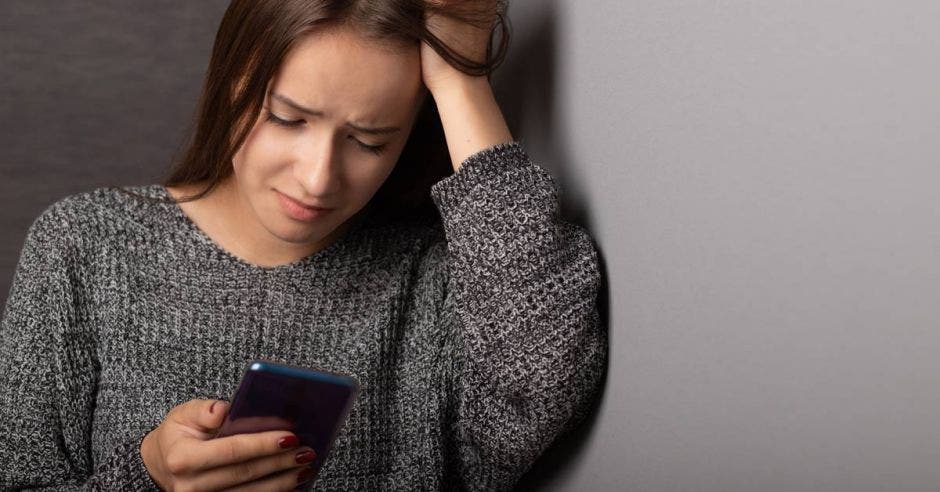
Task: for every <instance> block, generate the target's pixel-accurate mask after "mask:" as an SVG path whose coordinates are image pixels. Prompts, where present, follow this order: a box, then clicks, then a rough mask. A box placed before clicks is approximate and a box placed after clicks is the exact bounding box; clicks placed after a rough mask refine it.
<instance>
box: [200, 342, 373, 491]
mask: <svg viewBox="0 0 940 492" xmlns="http://www.w3.org/2000/svg"><path fill="white" fill-rule="evenodd" d="M358 394H359V382H358V381H356V379H355V378H352V377H350V376H345V375H342V374H335V373H331V372H324V371H317V370H313V369H308V368H303V367H297V366H290V365H286V364H278V363H274V362H270V361H263V360H255V361H251V362H250V363H249V364H248V369H247V370H246V371H245V375H244V376H243V377H242V381H241V384H239V386H238V390H237V391H236V392H235V397H234V398H233V399H232V403H231V406H230V407H229V412H228V416H226V418H225V421H224V422H222V426H221V427H220V428H219V430H218V432H217V433H216V435H215V436H214V438H218V437H225V436H230V435H233V434H241V433H249V432H264V431H271V430H288V431H291V432H293V433H294V434H296V435H297V437H298V438H299V439H300V444H301V445H302V446H310V447H311V448H313V449H314V450H315V451H316V453H317V457H316V459H315V460H314V461H313V462H312V463H311V464H310V467H311V468H312V469H313V470H314V472H315V475H314V476H316V473H318V472H319V470H320V467H322V466H323V463H324V462H325V461H326V458H327V455H328V454H329V452H330V448H331V447H332V445H333V441H334V440H335V439H336V436H337V434H338V433H339V431H340V429H341V428H342V426H343V424H344V423H345V421H346V416H347V415H348V414H349V410H350V409H351V408H352V405H353V403H354V402H355V400H356V397H357V396H358ZM308 485H309V484H308Z"/></svg>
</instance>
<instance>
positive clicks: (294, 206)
mask: <svg viewBox="0 0 940 492" xmlns="http://www.w3.org/2000/svg"><path fill="white" fill-rule="evenodd" d="M277 197H278V201H280V202H281V208H283V209H284V212H285V213H287V215H288V216H289V217H290V218H292V219H294V220H299V221H302V222H311V221H314V220H316V219H319V218H321V217H323V216H324V215H326V214H328V213H330V212H331V211H332V210H333V209H332V208H317V207H308V206H306V205H304V204H303V203H301V202H298V201H297V200H294V199H293V198H291V197H289V196H287V195H285V194H283V193H281V192H279V191H278V192H277Z"/></svg>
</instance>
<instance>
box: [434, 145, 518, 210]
mask: <svg viewBox="0 0 940 492" xmlns="http://www.w3.org/2000/svg"><path fill="white" fill-rule="evenodd" d="M527 165H532V164H531V161H530V160H529V156H528V154H526V152H525V149H523V147H522V144H520V143H519V142H506V143H501V144H496V145H494V146H492V147H487V148H485V149H483V150H481V151H479V152H477V153H475V154H472V155H471V156H470V157H467V158H466V159H464V161H463V163H461V166H460V169H459V170H458V171H457V172H456V173H454V174H452V175H450V176H447V177H446V178H444V179H442V180H440V181H438V182H437V183H435V184H434V186H432V187H431V197H432V198H433V199H434V201H435V203H436V204H437V205H438V208H441V207H444V208H445V209H446V208H450V207H458V206H459V205H460V200H461V199H463V198H464V197H466V196H468V195H469V194H470V192H471V191H472V190H473V189H474V188H476V187H477V186H481V185H482V186H489V185H490V184H491V182H492V180H493V178H494V177H495V176H496V175H499V174H501V173H506V172H507V171H511V170H514V169H518V168H521V167H525V166H527Z"/></svg>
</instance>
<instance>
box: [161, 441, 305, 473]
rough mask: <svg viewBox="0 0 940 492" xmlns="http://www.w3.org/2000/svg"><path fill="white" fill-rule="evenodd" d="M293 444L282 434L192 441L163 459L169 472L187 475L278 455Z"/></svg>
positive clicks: (293, 444) (293, 445) (175, 449)
mask: <svg viewBox="0 0 940 492" xmlns="http://www.w3.org/2000/svg"><path fill="white" fill-rule="evenodd" d="M285 438H286V439H285ZM297 444H298V443H297V440H296V436H295V435H294V434H292V433H290V432H286V431H266V432H254V433H249V434H235V435H232V436H227V437H220V438H217V439H209V440H206V441H200V440H192V441H190V442H188V443H187V445H186V446H179V447H177V448H174V451H175V452H173V453H171V454H169V455H168V456H167V457H166V462H167V467H168V468H169V469H170V471H171V472H173V473H176V474H188V473H194V472H197V471H200V470H208V469H210V468H216V467H220V466H226V465H232V464H236V463H241V462H244V461H249V460H254V459H256V458H260V457H263V456H271V455H275V454H280V453H282V452H283V451H284V449H287V448H294V447H296V446H297Z"/></svg>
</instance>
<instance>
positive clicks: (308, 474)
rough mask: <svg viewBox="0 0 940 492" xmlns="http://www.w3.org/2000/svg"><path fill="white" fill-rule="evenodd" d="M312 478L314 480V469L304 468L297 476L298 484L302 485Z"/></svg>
mask: <svg viewBox="0 0 940 492" xmlns="http://www.w3.org/2000/svg"><path fill="white" fill-rule="evenodd" d="M311 478H313V469H311V468H304V469H303V470H301V471H300V473H298V474H297V484H298V485H299V484H302V483H304V482H306V481H308V480H310V479H311Z"/></svg>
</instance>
